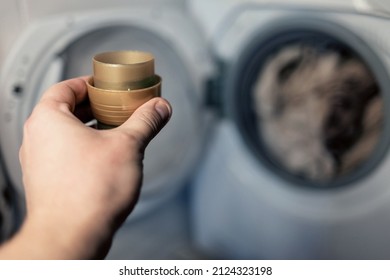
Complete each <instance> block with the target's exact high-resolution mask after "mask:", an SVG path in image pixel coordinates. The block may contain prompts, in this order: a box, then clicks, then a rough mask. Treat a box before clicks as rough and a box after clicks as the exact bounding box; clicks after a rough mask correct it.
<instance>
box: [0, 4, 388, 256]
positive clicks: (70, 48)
mask: <svg viewBox="0 0 390 280" xmlns="http://www.w3.org/2000/svg"><path fill="white" fill-rule="evenodd" d="M0 15H1V25H0V67H1V68H0V70H1V74H0V141H1V142H0V145H1V157H0V158H1V160H0V167H1V168H0V242H3V241H4V240H6V239H7V238H9V237H10V236H11V235H12V234H13V233H14V232H15V230H17V228H18V227H19V226H20V224H21V222H22V221H23V217H24V205H23V186H22V180H21V171H20V167H19V161H18V150H19V147H20V144H21V141H22V127H23V123H24V121H25V120H26V118H27V117H28V115H29V114H30V112H31V110H32V108H33V107H34V105H35V104H36V102H37V100H38V99H39V97H40V95H41V94H42V93H43V92H44V90H45V89H46V88H48V87H49V86H50V85H52V84H54V83H56V82H58V81H61V80H64V79H68V78H71V77H76V76H80V75H91V74H92V57H93V56H94V55H95V54H97V53H99V52H103V51H112V50H125V49H133V50H143V51H148V52H151V53H153V54H154V55H155V58H156V73H157V74H159V75H160V76H161V77H162V78H163V86H162V95H163V96H164V97H165V98H167V99H168V100H169V101H170V102H171V103H172V106H173V108H174V115H173V117H172V119H171V121H170V123H169V124H168V125H167V127H166V128H165V129H164V130H163V131H162V133H161V134H160V135H159V136H158V137H157V138H156V139H154V140H153V141H152V143H151V145H150V146H149V147H148V149H147V151H146V155H145V180H144V186H143V189H142V193H141V198H140V200H139V203H138V205H137V206H136V208H135V211H134V212H133V213H132V214H131V215H130V217H129V218H128V220H127V221H126V223H125V224H124V226H123V227H122V228H121V229H120V230H119V231H118V233H117V235H116V237H115V240H114V243H113V246H112V249H111V251H110V253H109V255H108V259H215V258H217V259H388V258H390V241H389V238H388V236H389V235H390V188H389V186H388V181H389V180H388V177H387V176H388V174H389V170H390V158H389V157H388V145H389V141H390V139H389V137H390V134H389V129H390V128H389V121H386V120H387V119H388V116H387V114H388V113H387V112H386V111H388V110H386V108H387V107H388V106H390V105H389V98H390V95H389V92H388V90H389V89H390V84H389V83H390V82H389V75H388V73H389V67H390V57H389V51H390V41H389V40H388V39H387V38H388V36H387V32H386V31H387V30H389V28H390V1H379V0H355V1H353V0H338V1H335V0H332V1H309V0H299V1H290V0H284V1H265V0H252V1H250V0H215V1H206V0H160V1H158V0H147V1H137V0H127V1H125V0H111V1H103V0H99V1H96V0H95V1H82V2H80V1H76V0H67V1H59V0H55V1H49V0H18V1H7V0H0Z"/></svg>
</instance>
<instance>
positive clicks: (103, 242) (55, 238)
mask: <svg viewBox="0 0 390 280" xmlns="http://www.w3.org/2000/svg"><path fill="white" fill-rule="evenodd" d="M42 225H43V226H42ZM83 231H84V232H81V231H80V230H78V231H76V230H74V229H66V228H58V227H57V228H55V229H54V230H53V227H52V228H50V227H48V225H47V224H41V223H39V222H36V221H34V222H32V221H30V220H26V221H25V223H24V224H23V226H22V228H21V230H20V231H19V232H18V233H17V234H16V235H15V236H14V237H13V238H11V239H10V240H9V241H8V242H6V243H5V244H4V245H3V246H1V247H0V259H8V260H12V259H19V260H32V259H41V260H42V259H101V258H104V257H105V255H106V254H107V252H108V249H109V246H110V243H111V237H112V235H111V234H110V233H102V234H101V236H90V235H89V234H88V233H89V232H90V230H88V229H85V230H83ZM107 232H108V231H107ZM103 235H104V236H103Z"/></svg>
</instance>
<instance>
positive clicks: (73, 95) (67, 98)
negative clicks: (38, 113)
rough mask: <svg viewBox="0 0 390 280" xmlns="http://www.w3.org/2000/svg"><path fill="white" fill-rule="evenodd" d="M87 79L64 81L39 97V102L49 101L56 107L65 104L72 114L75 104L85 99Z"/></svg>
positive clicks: (85, 77)
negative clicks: (56, 104) (55, 104)
mask: <svg viewBox="0 0 390 280" xmlns="http://www.w3.org/2000/svg"><path fill="white" fill-rule="evenodd" d="M87 80H88V77H87V76H84V77H79V78H74V79H70V80H65V81H62V82H59V83H58V84H55V85H53V86H51V87H50V88H49V89H48V90H47V91H46V92H45V93H44V94H43V95H42V97H41V100H40V102H43V101H51V102H55V103H58V105H61V104H65V105H66V106H67V107H68V108H69V111H71V112H74V109H75V107H76V105H77V104H79V103H81V102H82V101H83V100H84V99H85V98H86V97H87V84H86V82H87Z"/></svg>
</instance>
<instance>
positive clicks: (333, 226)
mask: <svg viewBox="0 0 390 280" xmlns="http://www.w3.org/2000/svg"><path fill="white" fill-rule="evenodd" d="M271 6H272V5H271ZM228 15H229V17H226V18H225V21H224V25H223V26H221V27H220V28H219V30H220V31H219V32H218V33H216V34H215V36H214V38H215V40H214V42H213V46H214V51H215V53H216V54H217V55H219V57H220V58H221V59H222V61H224V62H225V65H227V68H228V69H229V70H228V71H227V72H228V74H227V77H226V79H224V80H223V86H224V89H225V90H224V91H223V92H221V96H222V97H221V102H223V103H224V104H225V105H226V110H225V115H227V116H228V119H227V120H225V121H224V122H222V123H220V124H219V125H218V127H217V129H216V137H215V138H214V140H213V144H212V145H211V148H210V153H209V154H208V156H207V159H206V161H205V163H204V164H203V165H202V170H201V172H200V174H199V176H198V178H197V181H196V183H195V187H194V188H193V190H194V196H193V198H194V200H193V214H194V226H193V228H195V234H194V235H195V238H196V241H197V243H198V244H199V246H201V247H203V248H205V249H206V250H208V251H209V252H212V253H215V254H216V255H217V256H218V257H224V258H244V259H247V258H255V259H258V258H269V259H297V258H298V259H311V258H325V259H328V258H352V259H354V258H364V259H366V258H374V259H375V258H388V257H389V256H390V250H389V249H388V246H387V244H388V238H387V236H388V235H389V233H390V219H389V215H388V213H389V212H390V203H389V202H390V189H389V188H388V183H387V182H388V170H389V168H390V158H389V157H388V145H389V141H390V138H389V136H390V134H389V132H390V130H389V122H388V116H387V114H388V113H387V112H388V110H387V109H386V108H387V106H389V104H390V103H389V101H390V99H389V89H390V84H389V65H388V61H389V57H388V55H387V50H388V49H389V48H390V45H389V43H388V42H387V41H386V42H385V41H384V40H381V41H379V40H378V38H382V37H383V38H384V36H385V35H384V33H383V31H381V30H386V29H387V28H388V27H389V26H390V21H389V19H384V18H377V17H375V16H369V15H361V14H358V13H355V12H354V11H353V10H350V11H349V12H348V11H344V12H343V13H341V12H338V13H334V12H332V11H331V10H326V9H324V8H321V9H302V7H297V8H296V9H291V7H290V8H289V7H286V8H283V7H281V6H275V7H270V6H256V5H252V6H241V7H239V8H237V10H236V11H232V10H231V11H230V13H229V14H228ZM361 26H365V28H361ZM228 42H233V43H231V44H228Z"/></svg>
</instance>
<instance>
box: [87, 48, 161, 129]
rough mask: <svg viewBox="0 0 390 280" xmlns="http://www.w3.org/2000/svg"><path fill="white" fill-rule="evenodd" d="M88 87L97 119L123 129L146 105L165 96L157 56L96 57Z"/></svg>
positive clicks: (132, 53) (118, 54)
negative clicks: (133, 114)
mask: <svg viewBox="0 0 390 280" xmlns="http://www.w3.org/2000/svg"><path fill="white" fill-rule="evenodd" d="M87 86H88V95H89V100H90V103H91V108H92V113H93V115H94V117H95V118H96V119H97V121H98V122H100V123H102V124H104V125H108V126H118V125H121V124H122V123H124V122H125V121H126V120H127V119H128V118H129V117H130V116H131V115H132V113H133V112H134V111H135V110H136V109H137V108H138V107H139V106H141V105H142V104H143V103H145V102H147V101H148V100H150V99H152V98H154V97H157V96H161V77H160V76H158V75H156V74H155V73H154V56H153V55H152V54H151V53H148V52H141V51H113V52H104V53H100V54H97V55H95V56H94V58H93V76H92V77H90V78H89V79H88V82H87Z"/></svg>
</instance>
